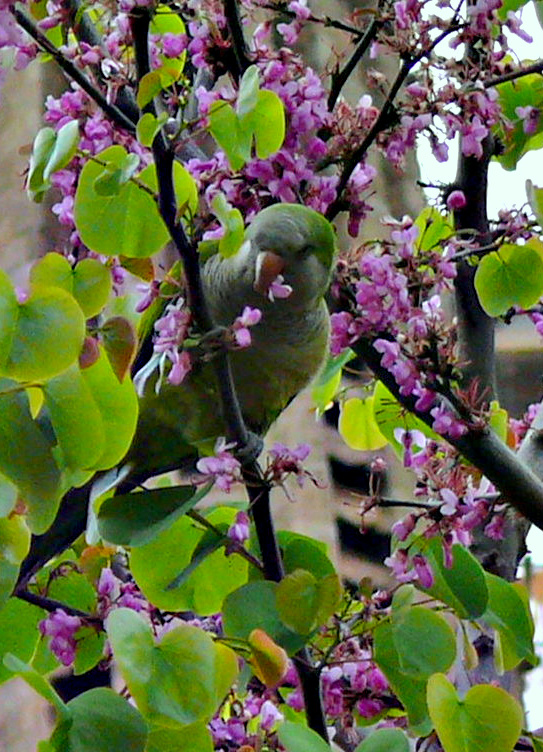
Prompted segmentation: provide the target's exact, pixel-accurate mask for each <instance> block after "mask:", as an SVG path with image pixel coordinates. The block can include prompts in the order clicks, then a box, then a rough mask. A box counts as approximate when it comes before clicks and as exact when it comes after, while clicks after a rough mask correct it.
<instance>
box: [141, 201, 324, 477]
mask: <svg viewBox="0 0 543 752" xmlns="http://www.w3.org/2000/svg"><path fill="white" fill-rule="evenodd" d="M334 251H335V242H334V233H333V230H332V227H331V225H330V223H329V222H328V221H327V220H326V219H324V217H323V216H322V215H321V214H318V213H317V212H315V211H313V210H312V209H309V208H307V207H305V206H301V205H298V204H274V205H273V206H270V207H268V208H267V209H264V210H263V211H262V212H260V214H258V216H257V217H256V219H255V220H254V221H253V223H252V224H251V225H250V226H249V228H248V229H247V232H246V235H245V239H244V243H243V245H242V246H241V248H240V250H239V251H238V252H237V253H236V254H235V255H234V256H232V257H230V258H224V257H222V256H220V255H219V254H215V255H213V256H211V258H209V259H208V260H207V262H206V263H205V264H204V266H203V269H202V281H203V287H204V294H205V296H206V300H207V301H208V304H209V308H210V312H211V316H212V318H213V321H214V322H215V324H217V325H219V326H228V325H231V324H232V322H233V321H234V320H235V318H236V317H237V316H239V315H240V314H241V312H242V309H243V308H244V306H246V305H248V306H251V307H253V308H258V309H259V310H260V311H261V312H262V319H261V321H260V322H259V323H258V324H257V325H256V326H254V327H252V329H251V339H252V342H251V346H250V347H248V348H246V349H238V350H234V351H232V352H231V354H230V361H231V367H232V373H233V378H234V383H235V386H236V392H237V394H238V397H239V400H240V405H241V409H242V412H243V417H244V419H245V422H246V424H247V427H248V428H249V429H250V430H251V431H252V432H253V433H255V434H257V435H258V436H263V435H264V434H265V433H266V431H267V430H268V428H269V427H270V425H271V424H272V423H273V422H274V420H275V419H276V418H277V416H278V415H279V414H280V413H281V412H282V410H284V408H285V407H286V406H287V405H288V403H289V402H290V401H291V399H292V398H293V397H294V396H295V395H296V394H298V392H299V391H300V390H301V389H303V388H304V387H305V386H306V385H307V384H308V383H309V382H310V381H311V379H312V378H313V376H314V375H315V374H316V372H317V371H318V369H319V368H320V366H321V364H322V362H323V359H324V357H325V355H326V352H327V345H328V336H329V316H328V309H327V306H326V303H325V301H324V295H325V293H326V291H327V289H328V285H329V282H330V276H331V272H332V266H333V261H334ZM278 275H281V276H282V277H283V278H284V282H285V284H287V285H288V286H290V287H291V288H292V292H291V294H290V295H289V296H288V297H287V298H285V299H277V300H275V299H270V298H271V297H272V296H271V295H270V286H271V285H272V283H273V281H274V280H275V278H277V276H278ZM155 383H156V379H153V380H150V381H149V382H147V384H146V388H145V392H144V394H143V398H142V401H141V405H140V418H139V422H138V427H137V430H136V435H135V437H134V441H133V444H132V448H131V449H130V451H129V453H128V456H127V462H129V463H133V465H134V468H135V472H136V474H137V476H138V477H139V476H140V475H142V476H145V475H148V474H149V472H150V471H152V472H153V474H156V472H157V470H161V469H162V470H164V471H165V470H170V469H173V468H179V467H185V466H187V461H189V462H190V461H191V460H192V458H193V457H194V455H195V447H199V448H203V449H204V451H209V450H210V449H212V447H213V444H214V442H215V439H216V438H217V437H219V436H224V435H225V434H226V428H225V425H224V423H223V421H222V417H221V413H220V408H219V398H218V390H217V383H216V380H215V374H214V370H213V367H212V366H211V365H210V364H209V363H200V364H197V365H196V367H195V368H194V369H193V370H192V371H191V372H190V373H189V375H188V376H187V377H186V380H185V381H184V382H183V384H181V385H180V386H178V387H177V386H172V385H170V384H168V383H163V384H162V386H161V388H160V390H159V391H158V393H156V392H155V389H154V385H155Z"/></svg>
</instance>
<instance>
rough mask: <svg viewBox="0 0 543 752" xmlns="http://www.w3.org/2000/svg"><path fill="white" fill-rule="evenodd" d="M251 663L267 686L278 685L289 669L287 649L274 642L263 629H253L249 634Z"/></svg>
mask: <svg viewBox="0 0 543 752" xmlns="http://www.w3.org/2000/svg"><path fill="white" fill-rule="evenodd" d="M249 646H250V648H251V659H250V663H251V665H252V667H253V669H254V672H255V674H256V675H257V677H258V678H259V679H260V681H261V682H262V683H263V684H265V685H266V687H268V688H270V689H272V688H275V687H277V685H278V684H280V683H281V682H282V680H283V678H284V677H285V674H286V673H287V671H288V667H289V660H288V656H287V654H286V651H285V650H283V648H281V647H279V645H278V644H277V643H276V642H274V641H273V640H272V639H271V637H270V636H269V635H268V634H266V632H264V631H263V630H262V629H253V631H252V632H251V634H250V635H249Z"/></svg>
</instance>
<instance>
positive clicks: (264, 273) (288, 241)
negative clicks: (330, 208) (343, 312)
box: [243, 204, 336, 304]
mask: <svg viewBox="0 0 543 752" xmlns="http://www.w3.org/2000/svg"><path fill="white" fill-rule="evenodd" d="M244 246H245V247H244V249H243V251H244V252H245V254H246V255H247V260H248V261H249V263H250V265H251V266H252V265H253V264H254V266H252V271H253V273H254V282H253V287H254V289H255V290H256V291H257V292H258V293H260V294H261V295H264V296H266V297H267V296H268V292H269V288H270V285H271V283H272V282H273V281H274V280H275V279H276V278H277V277H278V276H279V275H281V276H282V277H283V279H284V282H285V284H287V285H290V286H291V287H292V290H293V292H292V296H291V297H292V302H296V303H300V304H307V302H309V301H311V300H316V299H318V298H321V297H322V296H323V295H324V294H325V292H326V290H327V289H328V285H329V283H330V277H331V273H332V267H333V262H334V258H335V250H336V240H335V234H334V230H333V228H332V225H331V224H330V222H328V220H327V219H325V218H324V217H323V216H322V214H319V213H318V212H316V211H314V210H313V209H309V208H308V207H306V206H301V205H300V204H274V205H273V206H269V207H267V208H266V209H264V210H263V211H261V212H260V214H258V215H257V217H256V218H255V219H254V220H253V222H252V224H251V225H250V226H249V228H248V229H247V232H246V236H245V244H244Z"/></svg>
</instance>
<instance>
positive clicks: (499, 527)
mask: <svg viewBox="0 0 543 752" xmlns="http://www.w3.org/2000/svg"><path fill="white" fill-rule="evenodd" d="M505 524H506V517H505V515H504V514H495V515H494V516H493V517H492V519H491V520H490V522H489V523H488V525H486V527H485V535H487V536H488V537H489V538H492V539H493V540H503V539H504V537H505Z"/></svg>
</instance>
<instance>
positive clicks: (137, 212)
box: [74, 74, 183, 258]
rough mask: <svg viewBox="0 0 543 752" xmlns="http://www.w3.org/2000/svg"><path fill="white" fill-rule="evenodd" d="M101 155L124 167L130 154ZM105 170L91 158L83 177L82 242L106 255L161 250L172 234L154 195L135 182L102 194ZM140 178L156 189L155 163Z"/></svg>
mask: <svg viewBox="0 0 543 752" xmlns="http://www.w3.org/2000/svg"><path fill="white" fill-rule="evenodd" d="M149 75H150V74H149ZM97 157H98V158H99V159H100V160H101V161H105V162H108V163H111V164H112V165H117V167H121V166H122V165H123V164H124V162H125V159H126V157H127V153H126V151H125V150H124V149H123V147H122V146H110V147H109V149H106V150H105V151H103V152H100V154H98V155H97ZM179 167H181V165H179ZM181 169H183V168H181ZM102 172H103V167H102V165H99V164H97V163H96V162H93V161H90V160H89V161H88V162H87V163H86V165H85V166H84V167H83V170H82V171H81V175H80V177H79V183H78V186H77V192H76V194H75V204H74V217H75V224H76V227H77V230H78V232H79V234H80V235H81V239H82V241H83V242H84V243H85V245H87V246H88V247H89V248H91V249H92V250H93V251H95V252H96V253H102V254H104V255H105V256H117V255H123V256H129V257H136V258H141V257H147V256H152V255H153V254H154V253H157V252H158V251H160V250H161V249H162V247H163V246H164V245H165V244H166V242H167V241H168V238H169V234H168V231H167V229H166V226H165V224H164V222H163V221H162V218H161V217H160V214H159V212H158V208H157V205H156V202H155V200H154V198H153V197H152V196H151V195H149V193H147V191H145V190H144V189H143V188H141V187H140V186H138V185H136V184H135V183H134V182H132V181H130V182H128V183H126V184H125V185H122V186H121V187H120V189H119V193H118V194H117V195H113V196H101V195H99V194H98V193H97V192H96V190H95V189H94V183H95V181H96V178H98V177H99V176H100V175H101V174H102ZM138 181H139V182H141V183H143V184H144V185H146V186H148V187H149V188H151V190H153V191H154V190H156V171H155V167H154V165H149V166H148V167H146V168H145V169H144V170H142V172H140V173H139V175H138Z"/></svg>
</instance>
